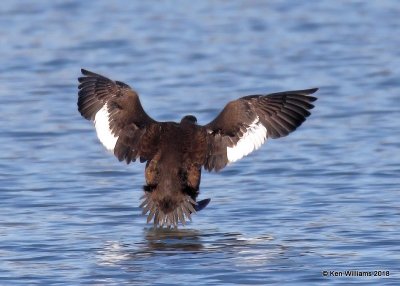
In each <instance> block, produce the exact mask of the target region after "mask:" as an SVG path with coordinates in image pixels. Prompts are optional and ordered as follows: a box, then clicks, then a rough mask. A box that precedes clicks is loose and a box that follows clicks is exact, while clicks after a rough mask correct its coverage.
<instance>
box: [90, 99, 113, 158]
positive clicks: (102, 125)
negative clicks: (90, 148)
mask: <svg viewBox="0 0 400 286" xmlns="http://www.w3.org/2000/svg"><path fill="white" fill-rule="evenodd" d="M94 126H95V127H96V133H97V137H98V138H99V140H100V142H101V143H102V144H103V145H104V147H106V148H107V150H110V151H113V150H114V147H115V144H116V143H117V140H118V137H115V136H114V134H113V133H112V132H111V129H110V120H109V113H108V107H107V103H106V104H104V106H103V107H102V108H101V109H100V110H99V111H98V112H97V113H96V116H95V118H94Z"/></svg>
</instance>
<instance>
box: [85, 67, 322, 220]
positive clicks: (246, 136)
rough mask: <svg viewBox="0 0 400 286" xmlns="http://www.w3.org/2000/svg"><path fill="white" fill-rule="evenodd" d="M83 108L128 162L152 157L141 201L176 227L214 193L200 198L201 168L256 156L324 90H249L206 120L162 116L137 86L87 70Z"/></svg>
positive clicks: (288, 130)
mask: <svg viewBox="0 0 400 286" xmlns="http://www.w3.org/2000/svg"><path fill="white" fill-rule="evenodd" d="M82 74H83V76H82V77H80V78H79V79H78V80H79V83H80V84H79V87H78V88H79V93H78V110H79V112H80V114H81V115H82V116H83V117H84V118H86V119H88V120H91V121H93V122H94V126H95V129H96V133H97V137H98V139H99V140H100V142H101V143H102V144H103V145H104V147H105V148H106V149H108V150H109V151H111V152H113V153H114V155H115V156H116V157H117V158H118V160H120V161H126V163H128V164H129V163H130V162H134V161H135V160H136V159H139V160H140V162H146V168H145V178H146V185H145V186H144V196H143V202H142V204H141V207H142V208H143V214H147V213H148V216H147V222H150V221H154V225H155V226H160V227H162V226H164V225H165V226H167V227H171V226H173V227H177V225H178V223H179V222H180V223H181V224H183V225H184V224H185V223H186V222H187V220H188V219H189V220H191V214H192V213H195V212H196V211H199V210H201V209H203V208H204V207H205V206H207V204H208V203H209V202H210V199H205V200H201V201H197V200H196V199H197V196H198V195H199V186H200V178H201V169H202V168H204V169H205V170H207V171H210V172H211V171H219V170H221V169H222V168H224V167H225V166H226V165H228V164H229V163H232V162H235V161H237V160H239V159H241V158H243V157H244V156H246V155H248V154H250V153H251V152H253V151H254V150H257V149H258V148H260V146H261V145H262V144H263V143H264V142H265V141H266V140H267V139H270V138H271V139H276V138H280V137H283V136H286V135H288V134H289V133H291V132H293V131H294V130H296V128H297V127H299V126H300V125H301V124H302V123H303V122H304V121H305V120H306V118H307V117H308V116H309V115H310V111H309V110H310V109H312V108H313V107H314V105H313V104H312V102H314V101H315V100H316V97H313V96H311V95H310V94H313V93H315V92H316V91H317V90H318V89H317V88H313V89H306V90H295V91H285V92H278V93H272V94H267V95H249V96H244V97H241V98H239V99H237V100H233V101H231V102H229V103H228V104H227V105H226V106H225V107H224V109H223V110H222V111H221V112H220V113H219V114H218V116H217V117H216V118H215V119H214V120H213V121H211V122H210V123H208V124H206V125H198V124H197V119H196V117H194V116H193V115H186V116H184V117H183V118H182V120H181V121H180V122H179V123H177V122H159V121H156V120H154V119H153V118H151V117H150V116H149V115H148V114H147V113H146V112H145V110H144V109H143V107H142V104H141V103H140V100H139V96H138V94H137V93H136V91H135V90H133V89H132V88H131V87H129V86H128V85H127V84H125V83H123V82H120V81H112V80H110V79H108V78H106V77H104V76H102V75H99V74H96V73H93V72H90V71H87V70H85V69H82Z"/></svg>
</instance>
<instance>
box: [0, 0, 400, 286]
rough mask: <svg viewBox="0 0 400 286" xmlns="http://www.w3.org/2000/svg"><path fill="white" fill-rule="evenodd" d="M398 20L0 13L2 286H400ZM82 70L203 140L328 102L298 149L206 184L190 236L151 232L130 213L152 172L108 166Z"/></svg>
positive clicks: (259, 11) (39, 4) (391, 16)
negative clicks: (280, 112)
mask: <svg viewBox="0 0 400 286" xmlns="http://www.w3.org/2000/svg"><path fill="white" fill-rule="evenodd" d="M399 13H400V6H399V5H398V2H397V1H343V2H337V1H321V2H318V3H317V2H315V1H251V2H248V1H226V2H218V3H216V2H213V3H211V2H208V1H201V2H200V1H197V2H194V1H191V2H189V1H186V2H183V1H178V2H158V3H157V4H155V3H150V2H145V1H132V2H129V3H128V2H127V1H126V2H122V1H121V2H118V1H51V2H49V1H3V2H2V5H1V8H0V41H1V46H0V49H1V50H0V54H1V65H0V74H1V77H0V96H1V105H0V120H1V125H0V144H1V147H2V152H1V154H0V216H1V221H0V284H1V285H234V284H240V285H250V284H259V285H265V284H274V283H276V284H296V285H298V284H304V285H310V284H321V283H329V284H346V285H349V284H352V283H354V284H358V283H362V284H364V285H368V284H370V285H376V284H381V285H399V283H400V266H399V259H400V243H399V242H400V241H399V240H400V234H399V219H400V208H399V203H398V202H399V185H400V179H399V178H400V176H399V174H400V164H399V163H400V143H399V131H400V128H399V127H400V103H399V94H400V81H399V78H400V68H399V67H400V52H399V51H400V50H399V48H398V47H399V46H400V38H399V37H398V36H397V34H398V33H397V32H396V31H398V30H399V28H400V21H399V18H398V15H399ZM81 67H84V68H87V69H89V70H93V71H95V72H98V73H102V74H105V75H107V76H110V77H112V78H113V79H117V80H121V81H124V82H126V83H128V84H130V85H132V86H134V87H135V88H136V89H137V90H138V91H139V93H140V94H141V100H142V103H143V105H144V107H145V109H146V110H147V111H148V113H149V114H150V115H151V116H152V117H154V118H156V119H158V120H179V119H180V118H181V117H182V116H183V115H185V114H194V115H196V116H197V118H198V119H199V122H200V123H201V124H205V123H207V122H209V121H210V120H212V119H213V118H214V117H215V116H216V114H217V113H218V112H219V110H221V109H222V107H223V106H224V105H225V104H226V103H227V102H228V101H229V100H232V99H235V98H238V97H239V96H243V95H248V94H254V93H266V92H274V91H282V90H290V89H302V88H311V87H320V91H319V92H318V94H317V96H318V97H319V100H318V101H317V102H316V105H317V106H316V108H315V109H314V110H313V114H312V116H311V117H310V118H309V119H308V120H307V122H306V123H305V124H304V125H303V126H302V127H301V128H300V129H299V130H298V131H296V132H295V133H293V134H291V135H290V136H288V137H286V138H283V139H279V140H272V141H270V142H268V143H267V144H266V145H264V146H263V147H262V149H261V150H259V151H257V152H255V153H253V154H252V155H250V156H248V157H246V158H245V159H242V160H241V161H239V162H237V163H235V164H233V165H231V166H229V167H228V168H226V169H224V170H223V171H222V172H220V173H218V174H208V173H204V175H203V179H202V185H201V195H200V198H207V197H211V198H212V201H211V203H210V205H209V206H208V207H207V208H206V209H205V210H204V211H202V212H201V213H199V214H198V215H196V216H194V218H193V219H194V221H193V223H191V224H190V225H189V226H186V227H182V228H180V229H179V230H177V231H176V230H174V231H171V230H170V231H167V230H154V229H152V228H151V226H150V225H146V224H145V217H143V216H141V214H140V209H139V208H138V205H139V198H140V196H141V195H142V194H141V186H142V185H143V183H144V176H143V170H144V165H142V164H139V163H136V164H132V165H129V166H126V165H124V164H121V163H119V162H117V160H116V159H115V158H114V157H113V156H112V155H109V154H107V152H106V151H104V149H103V147H102V146H101V145H100V144H99V142H98V140H97V138H96V135H95V132H94V128H93V127H92V125H91V124H90V122H87V121H85V120H84V119H82V118H81V117H80V115H79V114H78V112H77V109H76V100H77V80H76V78H77V77H78V76H79V69H80V68H81ZM324 270H326V271H345V270H359V271H380V270H384V271H389V276H386V277H333V276H328V277H324V276H323V275H322V271H324ZM329 273H330V272H329ZM373 274H374V273H373ZM329 275H330V274H329Z"/></svg>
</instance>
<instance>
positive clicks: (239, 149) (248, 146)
mask: <svg viewBox="0 0 400 286" xmlns="http://www.w3.org/2000/svg"><path fill="white" fill-rule="evenodd" d="M266 137H267V129H266V128H265V127H264V125H262V123H261V122H260V120H259V117H258V116H257V118H256V119H255V120H254V121H253V123H251V124H250V126H249V127H248V128H247V131H246V133H244V134H243V136H242V137H241V138H240V139H239V141H238V142H237V143H236V145H235V146H233V147H227V149H226V155H227V157H228V161H229V163H231V162H235V161H237V160H239V159H241V158H243V157H244V156H246V155H248V154H250V153H251V152H253V151H254V150H257V149H258V148H260V146H261V145H262V144H263V143H264V141H265V139H266Z"/></svg>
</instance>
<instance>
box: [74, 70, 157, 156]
mask: <svg viewBox="0 0 400 286" xmlns="http://www.w3.org/2000/svg"><path fill="white" fill-rule="evenodd" d="M82 74H83V76H82V77H79V78H78V81H79V83H80V84H79V86H78V89H79V92H78V110H79V112H80V113H81V115H82V116H83V117H84V118H86V119H88V120H91V121H93V122H94V124H95V128H96V132H97V136H98V138H99V140H100V142H101V143H102V144H103V145H104V146H105V147H106V148H107V149H108V150H110V151H112V152H114V155H115V156H116V157H117V158H118V160H120V161H123V160H125V161H126V162H127V163H130V162H131V161H135V160H136V158H137V157H141V158H142V159H143V160H144V161H145V160H149V159H151V157H152V156H153V155H154V153H155V151H156V150H155V149H156V148H157V143H158V141H157V139H158V133H157V131H156V130H157V125H158V122H157V121H155V120H153V119H152V118H151V117H149V116H148V115H147V114H146V112H145V111H144V109H143V107H142V105H141V103H140V100H139V96H138V95H137V93H136V92H135V91H134V90H133V89H131V88H130V87H129V86H128V85H127V84H125V83H123V82H120V81H112V80H110V79H108V78H106V77H104V76H102V75H99V74H96V73H94V72H91V71H88V70H85V69H82ZM149 141H151V144H149Z"/></svg>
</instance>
